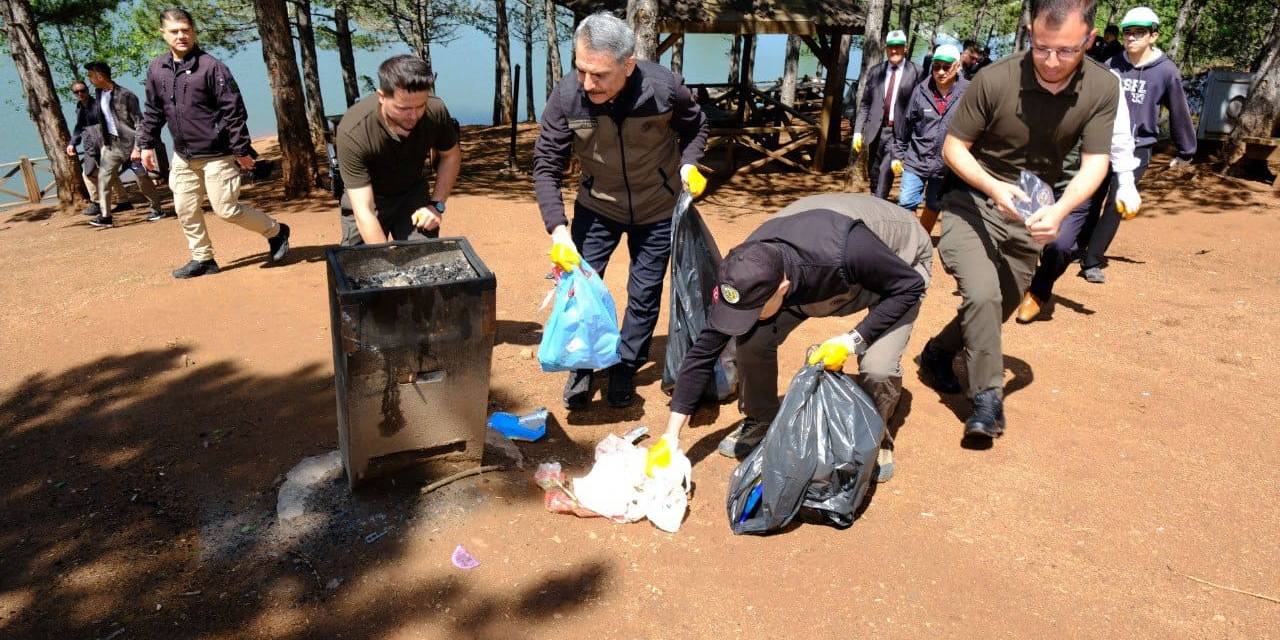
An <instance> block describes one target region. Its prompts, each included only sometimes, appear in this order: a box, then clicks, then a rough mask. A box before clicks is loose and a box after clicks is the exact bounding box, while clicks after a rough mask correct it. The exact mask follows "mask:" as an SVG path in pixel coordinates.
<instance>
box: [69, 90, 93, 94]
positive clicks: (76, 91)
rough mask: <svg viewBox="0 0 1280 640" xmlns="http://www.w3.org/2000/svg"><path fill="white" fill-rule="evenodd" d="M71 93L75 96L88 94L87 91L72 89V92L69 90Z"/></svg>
mask: <svg viewBox="0 0 1280 640" xmlns="http://www.w3.org/2000/svg"><path fill="white" fill-rule="evenodd" d="M71 93H74V94H76V95H80V94H82V93H89V90H88V89H72V90H71Z"/></svg>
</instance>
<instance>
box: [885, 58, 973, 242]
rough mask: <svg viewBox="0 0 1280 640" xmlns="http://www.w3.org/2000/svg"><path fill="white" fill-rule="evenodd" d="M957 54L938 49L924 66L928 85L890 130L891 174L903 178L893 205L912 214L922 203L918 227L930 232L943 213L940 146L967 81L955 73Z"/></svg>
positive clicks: (943, 174) (944, 175) (918, 91)
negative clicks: (927, 72)
mask: <svg viewBox="0 0 1280 640" xmlns="http://www.w3.org/2000/svg"><path fill="white" fill-rule="evenodd" d="M960 56H961V54H960V51H959V50H958V49H957V48H956V46H955V45H953V44H944V45H939V46H938V49H937V51H934V53H933V58H932V60H931V61H930V64H929V69H928V71H929V80H928V81H927V82H921V83H920V84H918V85H916V88H915V89H913V90H912V91H911V99H910V101H908V103H907V112H906V115H905V116H903V117H902V118H899V119H898V121H897V122H895V123H894V124H893V157H894V160H893V162H892V163H891V164H890V167H891V168H892V170H893V172H894V173H895V174H897V175H900V176H902V183H901V187H900V189H899V192H898V205H899V206H901V207H903V208H904V209H906V210H907V211H910V212H912V213H915V210H916V206H917V205H919V204H920V202H921V201H923V202H924V212H923V213H921V214H920V224H921V225H922V226H923V227H924V228H925V231H933V225H934V223H935V222H937V221H938V212H939V211H941V210H942V185H943V183H944V182H945V180H946V178H947V174H948V173H950V172H949V171H948V170H947V165H946V163H945V162H943V161H942V141H943V140H944V139H946V137H947V125H949V124H950V123H951V117H952V116H953V115H955V110H954V109H953V108H952V107H954V106H955V105H956V103H958V102H960V97H961V96H963V95H964V90H965V89H966V88H968V86H969V81H968V80H966V79H965V78H964V77H963V76H962V75H961V73H960V71H961V64H962V62H961V60H960Z"/></svg>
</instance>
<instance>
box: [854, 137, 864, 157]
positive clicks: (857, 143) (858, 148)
mask: <svg viewBox="0 0 1280 640" xmlns="http://www.w3.org/2000/svg"><path fill="white" fill-rule="evenodd" d="M853 152H854V153H862V134H861V133H855V134H853Z"/></svg>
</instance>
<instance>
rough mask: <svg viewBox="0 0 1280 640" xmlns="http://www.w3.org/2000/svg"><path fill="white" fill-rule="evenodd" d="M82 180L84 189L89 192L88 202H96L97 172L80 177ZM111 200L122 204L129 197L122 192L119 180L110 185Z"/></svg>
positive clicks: (122, 187)
mask: <svg viewBox="0 0 1280 640" xmlns="http://www.w3.org/2000/svg"><path fill="white" fill-rule="evenodd" d="M80 177H81V178H84V188H85V189H88V190H89V202H97V201H98V172H97V171H94V172H93V173H91V174H89V175H87V176H86V175H82V176H80ZM111 199H112V200H115V201H117V202H124V201H125V200H128V199H129V196H128V195H127V194H125V192H124V185H123V184H120V180H118V179H117V180H115V181H113V182H112V183H111ZM108 211H109V209H108Z"/></svg>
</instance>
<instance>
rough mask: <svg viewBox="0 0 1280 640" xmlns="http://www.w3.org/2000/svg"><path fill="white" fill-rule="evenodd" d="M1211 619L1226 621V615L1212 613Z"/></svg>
mask: <svg viewBox="0 0 1280 640" xmlns="http://www.w3.org/2000/svg"><path fill="white" fill-rule="evenodd" d="M1213 621H1214V622H1226V621H1227V617H1226V616H1224V615H1222V614H1221V613H1215V614H1213Z"/></svg>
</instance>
